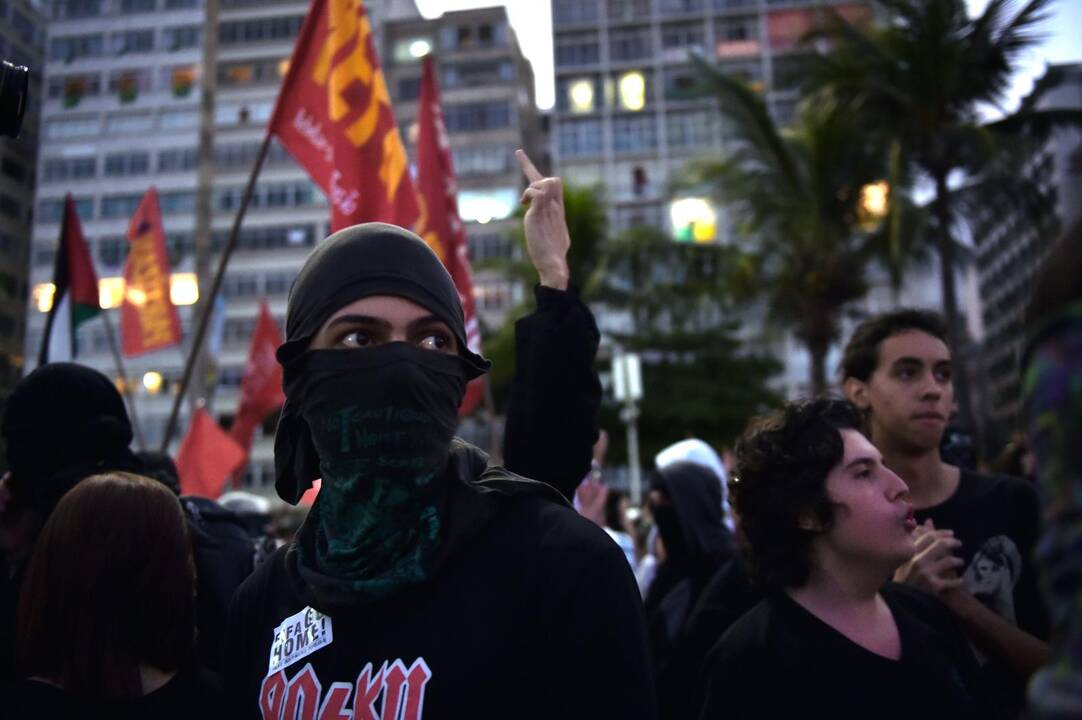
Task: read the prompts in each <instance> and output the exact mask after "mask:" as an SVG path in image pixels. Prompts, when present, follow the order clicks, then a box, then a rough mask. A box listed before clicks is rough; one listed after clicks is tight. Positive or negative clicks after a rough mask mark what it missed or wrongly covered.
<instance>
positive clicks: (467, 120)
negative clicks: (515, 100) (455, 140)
mask: <svg viewBox="0 0 1082 720" xmlns="http://www.w3.org/2000/svg"><path fill="white" fill-rule="evenodd" d="M444 113H445V115H444V121H445V122H446V124H447V131H448V132H472V131H480V130H497V129H500V128H508V127H511V115H512V113H511V104H510V103H509V102H507V101H506V100H504V101H493V102H481V103H469V104H462V105H448V106H447V107H446V108H445V110H444Z"/></svg>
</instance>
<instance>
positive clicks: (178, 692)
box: [0, 668, 227, 720]
mask: <svg viewBox="0 0 1082 720" xmlns="http://www.w3.org/2000/svg"><path fill="white" fill-rule="evenodd" d="M0 717H4V718H11V720H23V719H24V718H26V719H30V718H33V719H34V720H37V719H38V718H49V720H68V719H69V718H70V719H71V720H76V718H77V719H78V720H98V719H99V718H100V719H101V720H106V719H109V720H113V719H115V720H219V718H221V719H223V720H224V718H225V717H227V716H226V715H225V713H224V710H223V698H222V687H221V684H220V683H219V681H218V679H217V677H215V676H214V675H213V674H211V673H209V672H207V671H205V670H201V669H194V668H193V669H190V670H184V671H181V672H179V673H177V674H176V675H174V676H173V678H172V679H171V680H170V681H169V682H167V683H166V684H165V685H162V686H161V687H160V688H158V689H157V690H155V691H154V692H152V693H148V694H146V695H143V696H142V697H137V698H130V699H127V700H88V699H86V698H76V697H72V696H71V695H69V694H67V693H66V692H64V691H63V690H61V689H60V688H58V687H56V686H54V685H49V684H47V683H43V682H38V681H36V680H23V681H22V682H20V683H18V684H16V685H14V686H12V687H9V688H6V689H5V690H3V691H0Z"/></svg>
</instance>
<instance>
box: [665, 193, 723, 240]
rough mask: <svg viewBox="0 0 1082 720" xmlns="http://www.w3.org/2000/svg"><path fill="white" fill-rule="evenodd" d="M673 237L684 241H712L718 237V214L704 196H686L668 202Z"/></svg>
mask: <svg viewBox="0 0 1082 720" xmlns="http://www.w3.org/2000/svg"><path fill="white" fill-rule="evenodd" d="M669 216H670V218H671V219H672V230H673V239H674V240H676V241H677V242H686V243H712V242H714V241H715V240H717V237H718V216H717V212H715V210H714V208H713V206H711V205H710V202H709V201H707V200H706V198H701V197H688V198H680V199H678V200H673V201H672V203H670V204H669Z"/></svg>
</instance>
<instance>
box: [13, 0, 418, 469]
mask: <svg viewBox="0 0 1082 720" xmlns="http://www.w3.org/2000/svg"><path fill="white" fill-rule="evenodd" d="M366 5H367V7H368V11H369V15H370V17H371V18H372V20H373V25H374V27H375V29H376V30H377V32H378V30H379V28H380V22H381V20H383V19H384V18H385V17H387V16H388V14H389V13H390V14H391V15H392V16H393V14H394V13H401V12H403V8H405V9H408V10H411V11H412V12H414V13H415V12H416V10H415V8H414V7H413V4H412V2H404V1H403V0H382V1H381V0H376V1H375V2H369V3H366ZM307 10H308V2H306V1H304V0H301V1H297V0H271V1H270V2H267V1H266V0H259V1H257V0H219V15H218V23H217V28H216V31H217V33H218V51H217V58H216V63H215V67H214V68H212V69H211V72H213V73H215V75H214V77H215V79H216V93H215V105H214V117H213V134H214V143H213V144H214V173H213V183H212V193H211V197H212V218H211V227H212V232H211V238H210V246H211V251H210V256H211V257H210V262H209V267H210V268H211V272H212V273H213V271H214V269H215V268H216V267H217V262H218V255H219V253H220V251H221V249H222V248H223V247H224V245H225V243H226V241H227V239H228V236H229V231H230V228H231V226H232V223H233V219H234V215H235V212H236V209H237V207H238V204H239V202H240V198H241V195H242V193H243V190H244V186H245V184H246V182H247V180H248V176H249V173H250V171H251V168H252V165H253V163H254V161H255V158H256V154H257V152H258V149H259V146H260V143H261V141H262V139H263V136H264V133H265V131H266V125H267V121H268V120H269V118H270V113H271V111H272V109H273V107H274V102H275V99H276V97H277V94H278V88H279V85H280V82H281V78H282V76H283V74H284V72H285V70H286V68H287V61H288V59H289V56H290V54H291V52H292V50H293V45H294V42H295V41H296V36H297V34H298V32H299V30H300V27H301V24H302V23H303V20H304V15H305V13H306V11H307ZM206 28H207V24H206V9H205V7H204V4H203V0H61V1H59V2H56V3H55V4H54V5H53V9H52V16H51V19H50V23H49V29H48V41H47V51H46V67H45V92H44V106H43V109H42V119H43V124H42V135H41V146H40V160H39V173H38V188H37V200H36V212H35V214H34V224H33V250H32V253H31V263H30V274H31V283H32V286H33V289H32V304H33V305H34V307H32V308H30V310H29V311H28V314H27V319H26V326H27V331H26V347H27V348H28V351H27V354H28V356H30V357H29V358H28V359H29V360H30V362H29V363H28V369H29V368H32V366H33V364H34V363H33V360H34V359H35V358H36V354H37V348H38V347H39V346H40V343H41V337H42V333H43V328H44V324H45V317H46V316H45V313H44V310H45V309H47V308H48V306H49V303H50V284H49V283H50V280H51V275H52V267H53V262H54V259H55V254H56V246H57V239H58V235H59V231H60V222H59V221H60V218H61V212H62V208H63V201H64V195H65V193H67V192H69V191H70V192H71V193H72V194H73V195H74V198H75V202H76V207H77V209H78V212H79V216H80V218H81V220H82V224H83V229H84V233H85V235H86V238H87V242H88V245H89V247H90V252H91V256H92V258H93V260H94V264H95V266H96V269H97V272H98V276H99V278H100V279H101V286H102V292H101V296H102V297H101V299H102V301H103V304H104V305H105V306H106V307H112V308H115V307H116V306H117V305H118V304H119V301H120V292H121V289H120V288H121V286H120V285H118V283H119V278H120V276H121V275H122V269H123V265H124V261H125V257H126V252H127V241H126V239H125V232H126V230H127V225H128V221H129V219H130V218H131V216H132V214H133V212H134V211H135V209H136V207H137V206H138V204H139V201H140V199H141V198H142V196H143V194H144V192H145V191H146V190H147V188H148V187H150V186H151V185H153V186H155V187H156V188H157V190H158V194H159V197H160V201H161V209H162V215H163V224H164V228H165V234H166V239H167V244H168V249H169V255H170V262H171V264H172V271H173V278H172V297H173V300H174V302H175V303H177V304H178V307H179V311H180V316H181V323H182V326H183V331H184V340H183V342H182V343H181V344H180V345H179V346H177V347H173V348H168V349H165V350H161V351H157V352H153V353H149V354H147V355H144V356H140V357H134V358H130V359H127V360H126V361H125V368H124V372H123V373H121V372H120V370H119V369H118V368H117V367H116V364H115V363H114V361H113V356H112V353H111V351H110V347H109V343H108V336H107V333H106V329H105V326H104V325H103V323H102V321H101V320H100V319H94V320H91V321H89V322H86V323H83V324H82V325H81V326H80V331H79V336H78V338H77V342H78V361H79V362H81V363H85V364H88V365H91V366H94V367H97V368H98V369H100V370H102V371H103V372H105V373H106V374H108V375H109V376H111V377H114V378H116V379H117V382H118V385H120V386H121V387H124V388H125V389H126V390H127V391H128V393H129V395H130V397H131V403H132V406H133V407H134V410H135V416H136V418H137V420H138V424H139V426H140V429H141V434H142V439H143V441H144V443H145V444H146V446H147V447H152V448H157V447H158V446H159V444H160V443H161V441H162V438H163V435H164V430H165V425H166V421H167V418H168V415H169V412H170V409H171V407H172V403H173V400H174V398H175V394H176V392H177V389H178V387H179V383H180V379H181V374H182V370H183V366H184V360H185V357H186V355H187V352H188V347H189V343H190V338H191V337H192V335H193V334H194V331H195V324H196V319H197V317H196V315H195V310H196V307H197V306H196V305H195V304H194V303H195V302H196V301H197V298H198V289H197V288H198V284H197V281H196V278H195V276H194V271H195V268H196V262H195V257H194V256H195V251H196V239H195V231H196V216H195V211H196V191H197V183H198V177H197V174H198V161H199V125H200V111H199V102H200V93H201V83H202V79H203V77H204V76H205V71H204V68H203V67H202V59H203V37H204V33H205V32H206ZM329 217H330V214H329V209H328V207H327V202H326V199H325V198H324V196H323V194H322V192H321V191H320V190H319V189H318V188H317V187H316V186H315V185H314V184H313V183H312V182H311V181H310V180H309V178H308V176H307V174H306V173H305V172H304V170H303V169H301V168H300V167H299V166H298V165H297V164H296V163H295V162H294V161H293V159H292V157H291V156H290V155H289V154H288V153H287V152H286V151H285V150H284V149H283V148H282V147H281V146H280V145H279V144H278V143H277V142H272V143H271V147H270V151H269V154H268V156H267V159H266V162H265V164H264V166H263V169H262V172H261V174H260V177H259V181H258V184H257V185H256V189H255V193H254V196H253V198H252V201H251V204H250V205H249V209H248V213H247V215H246V217H245V220H244V224H243V226H242V230H241V233H240V238H239V243H238V246H237V249H236V252H235V253H234V254H233V256H232V259H231V261H230V265H229V269H228V273H227V274H226V276H225V280H224V284H223V286H222V292H221V301H220V302H219V303H218V306H217V307H216V309H215V319H214V321H213V322H212V323H211V329H210V333H209V339H208V344H209V346H210V356H211V362H210V365H209V368H208V373H207V377H206V386H207V387H208V388H211V390H210V391H208V394H207V396H206V398H205V400H206V403H207V406H208V408H209V409H210V410H211V411H212V414H213V415H215V416H216V417H217V419H218V420H219V421H220V422H221V423H222V424H223V426H228V425H229V423H230V422H231V420H232V414H233V412H234V411H235V409H236V403H237V400H238V395H239V389H240V380H241V376H242V373H243V368H244V364H245V361H246V359H247V353H248V345H249V341H250V337H251V333H252V330H253V328H254V326H255V322H256V317H257V314H258V310H259V305H260V303H261V301H262V300H263V299H264V298H266V300H267V301H268V303H269V305H270V309H271V312H272V314H273V315H274V316H275V317H276V319H277V320H278V322H279V324H280V325H282V324H283V319H284V315H285V306H286V296H287V293H288V290H289V286H290V284H291V283H292V281H293V278H294V276H295V275H296V273H297V271H298V269H299V268H300V266H301V264H302V263H303V261H304V259H305V257H306V256H307V254H308V252H309V251H310V250H311V248H312V247H313V246H314V245H315V244H316V243H317V242H318V241H319V240H320V239H321V238H323V237H324V236H325V235H326V234H327V231H328V227H329ZM207 285H209V278H204V287H206V286H207ZM107 314H109V315H110V316H112V321H113V325H114V327H117V326H118V324H119V323H118V318H117V315H118V311H117V310H116V309H111V310H108V311H107ZM189 411H190V405H189V403H188V402H185V404H184V405H183V407H182V412H181V416H180V423H179V431H178V432H177V433H175V435H174V438H173V443H172V448H173V449H174V450H175V448H176V444H177V442H178V440H179V436H180V435H182V434H183V431H184V429H185V428H186V427H187V421H188V417H189ZM272 438H273V427H272V425H271V424H270V423H268V425H267V426H266V427H265V428H264V432H262V433H260V432H257V433H256V440H255V445H254V447H253V451H252V462H251V464H250V466H249V469H248V477H247V481H248V482H249V483H251V484H253V485H255V486H268V485H270V484H272V482H273V447H272Z"/></svg>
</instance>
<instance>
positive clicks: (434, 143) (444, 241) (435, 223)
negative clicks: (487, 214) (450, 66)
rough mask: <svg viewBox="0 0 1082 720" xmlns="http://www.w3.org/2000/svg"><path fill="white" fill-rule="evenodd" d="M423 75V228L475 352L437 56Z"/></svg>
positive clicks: (480, 385) (471, 395) (470, 393)
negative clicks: (435, 67)
mask: <svg viewBox="0 0 1082 720" xmlns="http://www.w3.org/2000/svg"><path fill="white" fill-rule="evenodd" d="M423 63H424V67H423V71H422V75H421V103H420V109H419V111H418V116H417V125H418V133H417V190H418V192H419V193H420V199H421V207H422V210H423V212H422V219H421V223H420V228H419V229H418V232H420V233H421V236H422V237H423V238H424V240H425V242H426V243H428V245H429V247H431V248H432V249H433V250H435V251H436V254H437V255H439V256H440V260H442V261H443V264H444V265H445V266H446V267H447V272H449V273H450V274H451V279H453V280H454V281H455V287H456V288H457V289H458V299H459V300H460V301H461V302H462V311H463V313H464V314H465V316H466V343H467V344H468V345H469V346H470V350H473V351H474V352H475V353H478V354H480V352H481V324H480V323H479V322H478V321H477V306H476V303H475V302H474V298H473V273H472V271H471V270H470V256H469V245H468V243H467V242H466V228H465V227H464V226H463V225H462V218H461V217H459V214H458V200H457V197H456V196H457V193H458V187H457V183H456V181H455V168H454V164H453V162H452V161H451V145H450V143H449V142H448V141H447V126H446V125H445V124H444V122H443V107H442V106H441V105H440V92H439V88H438V87H437V85H436V74H435V71H434V70H433V67H432V56H431V55H429V56H426V57H425V58H424V61H423ZM484 382H485V378H484V376H482V377H479V378H477V379H476V380H473V381H471V382H470V384H469V385H467V386H466V395H465V397H464V398H463V399H462V404H461V405H460V406H459V409H458V410H459V414H460V415H468V414H469V413H470V412H472V411H473V409H474V408H475V407H477V403H478V402H479V401H480V399H481V396H482V395H483V394H484V389H485V386H484Z"/></svg>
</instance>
